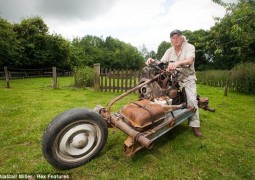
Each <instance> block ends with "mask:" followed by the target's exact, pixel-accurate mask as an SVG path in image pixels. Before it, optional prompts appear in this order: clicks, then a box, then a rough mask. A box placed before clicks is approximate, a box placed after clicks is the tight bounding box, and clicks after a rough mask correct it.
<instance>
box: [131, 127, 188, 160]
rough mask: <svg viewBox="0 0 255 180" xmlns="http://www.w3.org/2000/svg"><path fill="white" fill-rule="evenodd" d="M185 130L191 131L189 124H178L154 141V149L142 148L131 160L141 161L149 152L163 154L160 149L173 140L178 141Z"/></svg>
mask: <svg viewBox="0 0 255 180" xmlns="http://www.w3.org/2000/svg"><path fill="white" fill-rule="evenodd" d="M185 132H189V133H191V131H190V129H189V126H187V125H186V124H181V125H178V126H176V127H175V128H173V129H171V130H170V131H169V132H167V133H166V134H164V135H162V136H161V137H159V138H158V139H156V140H155V141H154V142H153V147H152V149H146V148H142V149H141V150H139V151H138V152H137V153H136V154H134V155H133V156H132V157H131V160H132V161H133V162H136V161H139V160H140V159H141V158H144V157H146V156H147V155H148V154H154V155H157V154H161V153H160V149H162V148H164V146H167V144H170V143H171V141H176V139H178V138H179V137H180V136H182V135H183V134H184V133H185Z"/></svg>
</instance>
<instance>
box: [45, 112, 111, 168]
mask: <svg viewBox="0 0 255 180" xmlns="http://www.w3.org/2000/svg"><path fill="white" fill-rule="evenodd" d="M107 137H108V127H107V123H106V122H105V120H104V119H103V118H102V117H101V116H100V115H99V114H98V113H96V112H95V111H93V110H89V109H85V108H75V109H71V110H68V111H65V112H63V113H62V114H60V115H58V116H57V117H56V118H55V119H53V120H52V122H51V123H50V124H49V125H48V127H47V129H46V130H45V132H44V135H43V138H42V152H43V155H44V157H45V159H46V160H47V161H48V162H49V163H50V164H51V165H52V166H54V167H56V168H58V169H71V168H75V167H78V166H81V165H84V164H85V163H87V162H88V161H90V160H91V159H93V158H94V157H95V156H96V155H98V153H99V152H100V151H101V149H102V148H103V147H104V145H105V143H106V141H107Z"/></svg>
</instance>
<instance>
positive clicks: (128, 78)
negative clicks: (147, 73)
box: [100, 69, 140, 92]
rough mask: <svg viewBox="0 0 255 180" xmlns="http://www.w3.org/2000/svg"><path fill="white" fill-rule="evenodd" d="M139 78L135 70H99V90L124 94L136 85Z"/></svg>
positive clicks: (138, 73)
mask: <svg viewBox="0 0 255 180" xmlns="http://www.w3.org/2000/svg"><path fill="white" fill-rule="evenodd" d="M139 76H140V72H139V71H135V70H117V69H114V70H112V69H100V90H101V91H104V92H125V91H127V90H129V89H132V88H133V87H135V86H136V85H137V84H138V81H139Z"/></svg>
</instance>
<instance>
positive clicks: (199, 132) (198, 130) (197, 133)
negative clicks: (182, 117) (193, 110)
mask: <svg viewBox="0 0 255 180" xmlns="http://www.w3.org/2000/svg"><path fill="white" fill-rule="evenodd" d="M192 131H193V134H194V135H195V136H197V137H201V136H202V133H201V131H200V128H199V127H192Z"/></svg>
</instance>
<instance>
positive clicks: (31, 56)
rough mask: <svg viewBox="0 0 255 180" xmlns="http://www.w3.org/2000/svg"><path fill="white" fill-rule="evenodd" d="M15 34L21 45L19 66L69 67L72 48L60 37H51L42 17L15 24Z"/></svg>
mask: <svg viewBox="0 0 255 180" xmlns="http://www.w3.org/2000/svg"><path fill="white" fill-rule="evenodd" d="M13 30H14V33H15V34H16V37H17V40H18V41H19V42H20V43H21V45H22V47H21V48H20V49H21V58H20V61H19V66H20V67H23V68H42V67H50V66H53V65H54V66H57V67H60V68H61V67H68V63H69V52H70V47H69V43H68V41H66V40H65V39H64V38H62V37H61V36H60V35H56V34H55V35H50V34H49V33H48V27H47V25H46V24H45V23H44V22H43V20H42V19H41V18H40V17H33V18H28V19H24V20H22V21H21V23H20V24H14V28H13Z"/></svg>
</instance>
